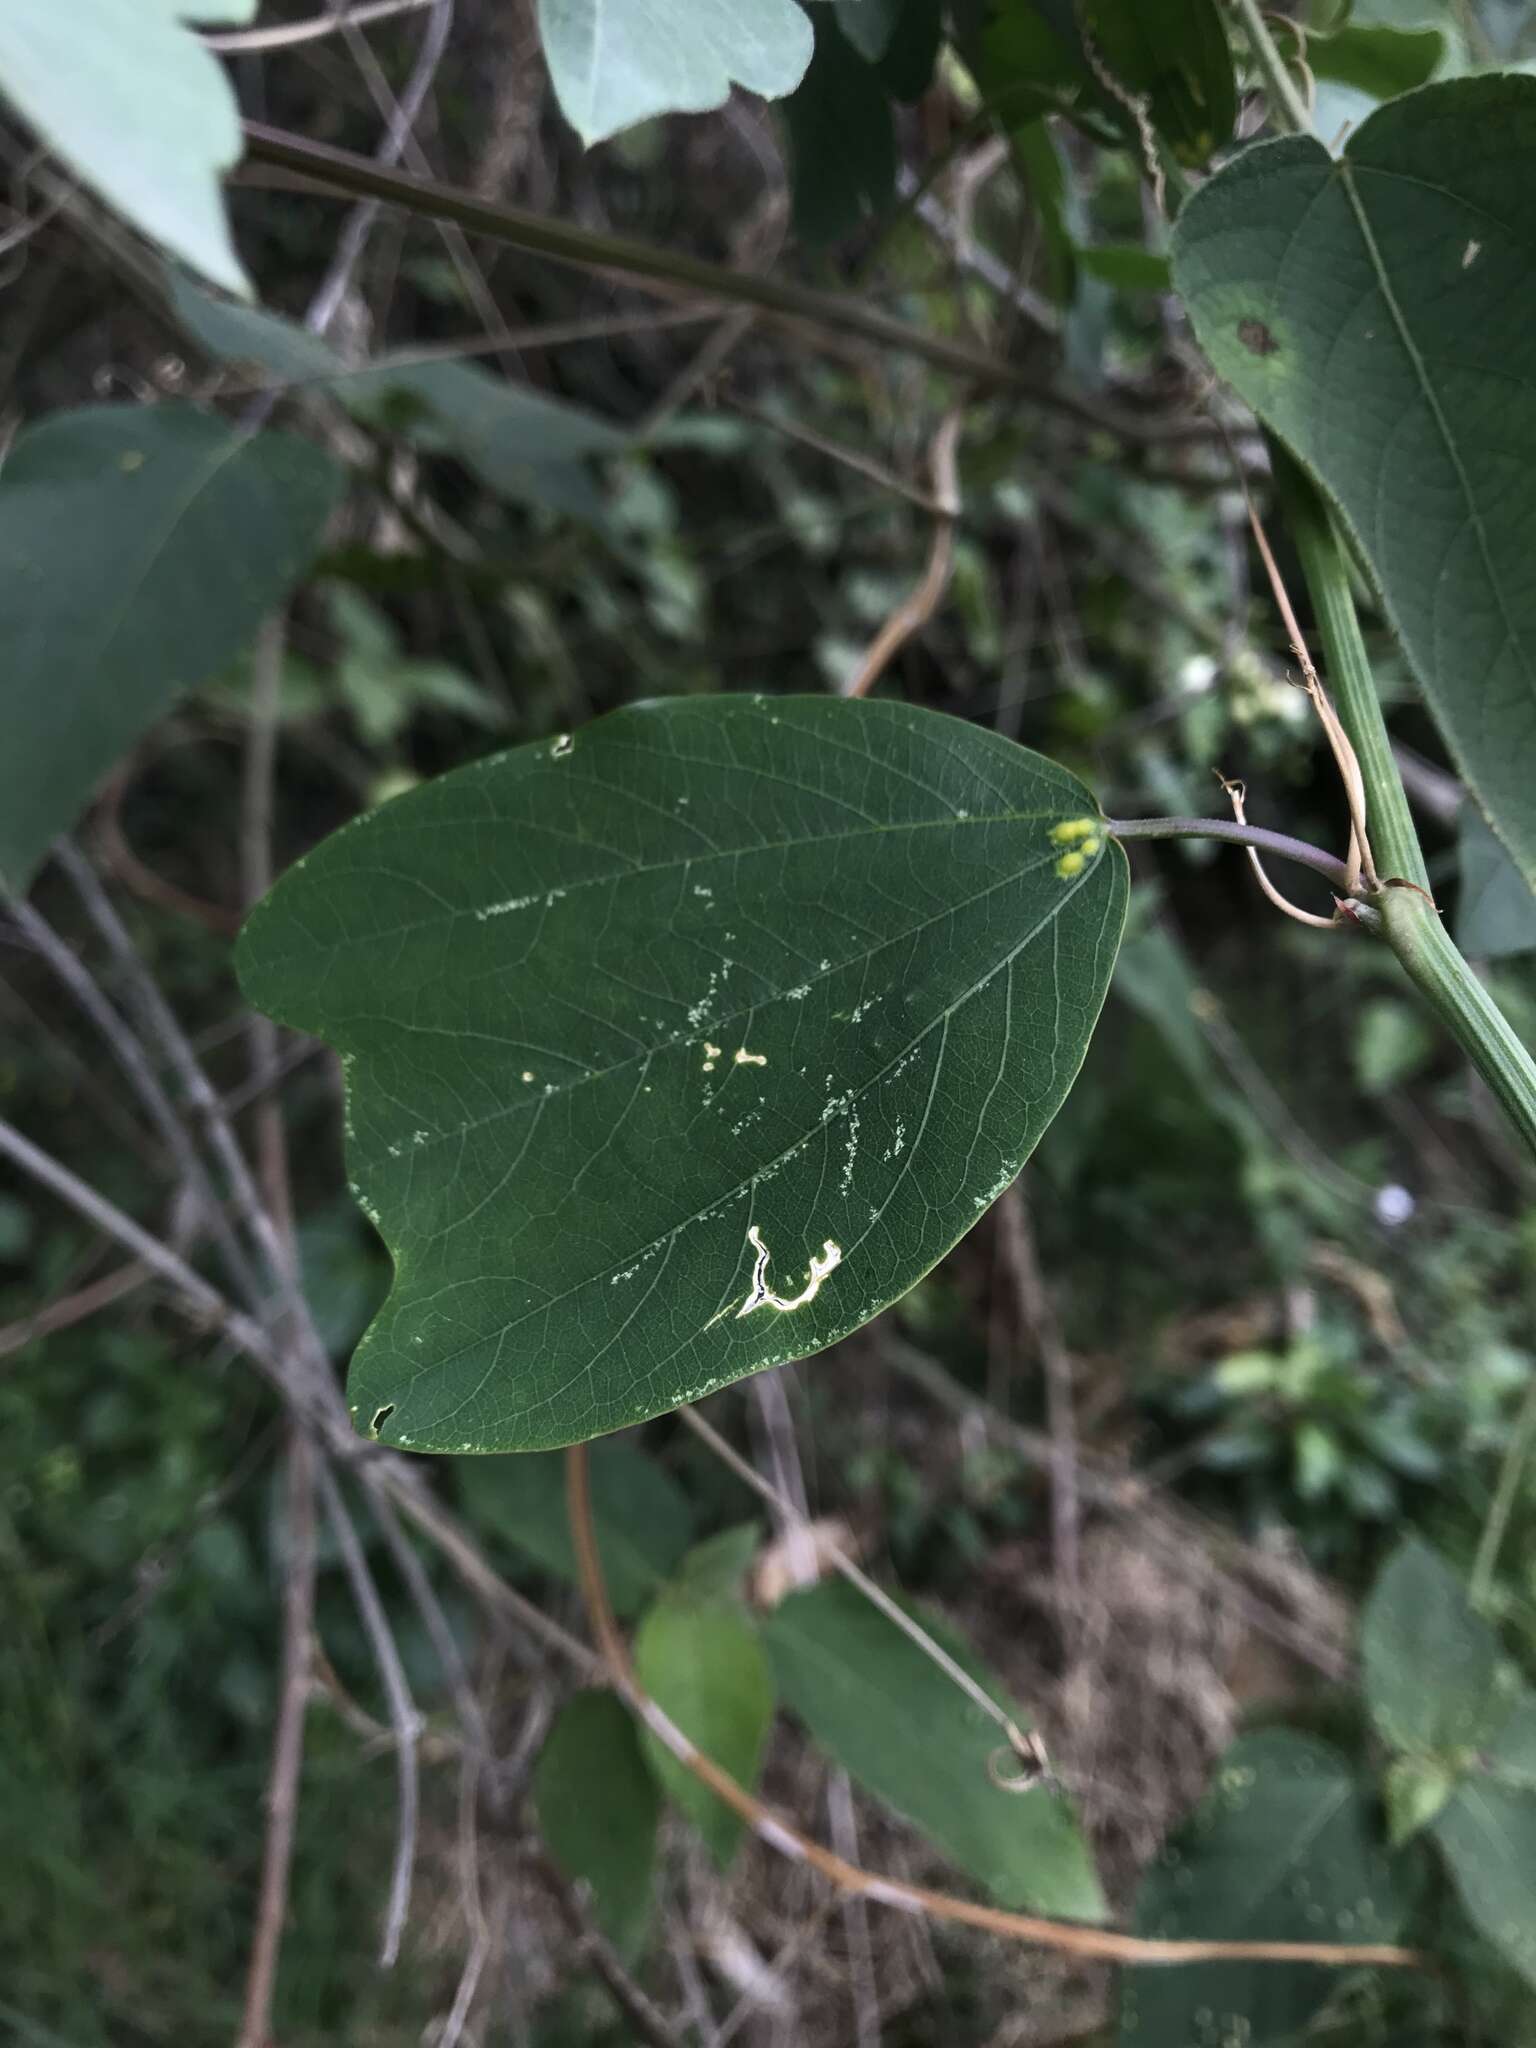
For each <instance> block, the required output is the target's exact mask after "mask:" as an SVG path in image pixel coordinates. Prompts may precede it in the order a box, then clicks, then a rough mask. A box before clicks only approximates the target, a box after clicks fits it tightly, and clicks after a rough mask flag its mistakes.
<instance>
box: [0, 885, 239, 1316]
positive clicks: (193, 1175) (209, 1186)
mask: <svg viewBox="0 0 1536 2048" xmlns="http://www.w3.org/2000/svg"><path fill="white" fill-rule="evenodd" d="M55 852H56V854H58V855H59V858H60V859H61V860H62V861H63V862H64V866H65V872H66V873H71V869H70V866H69V863H68V861H67V859H65V856H64V852H63V850H62V848H61V847H56V848H55ZM10 913H11V916H12V918H13V919H14V920H15V922H16V924H17V926H18V928H19V930H20V931H21V934H22V936H23V937H24V938H25V939H26V941H27V943H28V944H29V945H30V946H32V947H33V948H34V949H35V950H36V951H37V952H38V953H39V954H40V955H41V956H42V958H43V959H44V960H45V961H46V962H47V964H48V966H49V968H50V969H51V970H52V971H53V973H54V974H55V975H56V976H57V978H58V979H59V981H61V982H62V983H63V985H64V987H65V988H66V989H67V990H68V991H69V993H70V995H71V997H72V998H73V999H74V1001H75V1002H76V1004H77V1005H78V1006H79V1008H80V1010H81V1011H82V1012H83V1013H84V1015H85V1016H86V1017H87V1018H88V1019H89V1020H90V1022H91V1024H92V1025H93V1026H94V1027H95V1029H96V1031H97V1033H98V1034H99V1036H100V1038H101V1040H102V1043H103V1044H104V1045H105V1046H106V1048H107V1050H108V1051H109V1052H110V1053H111V1055H112V1057H113V1059H114V1060H116V1062H117V1064H118V1066H119V1067H121V1069H122V1071H123V1073H124V1075H125V1077H126V1078H127V1080H128V1083H129V1085H130V1087H131V1088H132V1089H133V1092H134V1094H135V1095H136V1096H137V1097H138V1099H139V1102H140V1103H141V1105H142V1106H143V1109H144V1112H145V1114H146V1115H147V1116H148V1118H149V1120H150V1122H151V1123H152V1124H153V1126H154V1128H155V1130H156V1132H157V1133H158V1135H159V1136H160V1138H161V1139H162V1141H163V1142H164V1144H165V1147H166V1150H167V1151H168V1152H169V1153H170V1155H171V1159H172V1162H173V1163H174V1165H175V1168H176V1171H177V1173H178V1174H179V1176H180V1178H181V1181H182V1184H183V1186H184V1187H186V1188H187V1189H188V1190H189V1191H190V1192H191V1194H192V1195H194V1196H195V1197H196V1200H197V1204H198V1209H199V1212H200V1213H199V1217H198V1220H199V1222H200V1223H202V1224H204V1225H206V1227H207V1228H208V1229H209V1230H210V1231H211V1232H212V1233H213V1236H214V1240H215V1242H216V1243H217V1244H218V1246H219V1250H220V1253H221V1254H222V1256H223V1259H224V1263H225V1265H226V1266H227V1268H228V1270H229V1276H230V1279H231V1280H232V1281H233V1282H234V1284H235V1286H236V1287H237V1288H238V1289H239V1290H240V1293H241V1295H242V1297H243V1298H244V1299H245V1301H246V1302H247V1303H248V1304H250V1303H253V1302H255V1301H256V1300H257V1299H258V1298H259V1289H258V1286H257V1281H256V1275H255V1272H254V1269H253V1268H252V1266H251V1263H250V1261H249V1260H248V1259H247V1257H246V1255H245V1253H244V1251H243V1250H242V1249H241V1246H240V1244H239V1242H238V1240H237V1239H236V1237H235V1234H234V1232H233V1230H232V1229H231V1228H230V1225H229V1222H228V1219H227V1218H226V1216H225V1214H224V1204H223V1202H222V1200H221V1198H220V1196H219V1193H218V1190H217V1189H216V1188H215V1187H214V1185H213V1182H212V1180H211V1179H210V1178H209V1175H208V1171H207V1168H206V1167H205V1166H204V1165H203V1162H202V1160H201V1159H200V1158H199V1157H198V1155H197V1152H196V1150H195V1148H194V1146H193V1144H192V1141H191V1139H190V1138H189V1137H188V1135H187V1132H186V1129H185V1127H184V1126H183V1124H182V1121H181V1118H180V1117H179V1116H178V1115H177V1114H176V1111H175V1109H174V1107H173V1106H172V1103H171V1099H170V1097H169V1096H168V1095H167V1094H166V1092H165V1089H164V1088H163V1087H162V1086H161V1085H160V1079H159V1076H158V1075H157V1074H156V1073H155V1070H154V1068H153V1066H152V1065H151V1064H150V1060H149V1055H148V1054H147V1052H146V1051H145V1048H144V1045H143V1043H142V1041H141V1040H140V1038H139V1036H138V1034H137V1033H136V1032H135V1031H134V1030H133V1029H132V1028H131V1027H130V1025H129V1024H128V1021H127V1019H126V1018H124V1017H123V1016H122V1015H120V1013H119V1012H118V1011H117V1010H116V1009H115V1008H114V1007H113V1005H112V1004H111V1003H110V1002H109V1001H108V1000H107V997H106V996H105V995H104V994H103V993H102V990H101V988H100V987H99V986H98V984H97V982H96V980H95V978H94V976H93V975H92V974H91V973H90V971H89V970H88V969H87V968H86V967H85V966H84V964H83V963H82V961H81V960H80V959H79V957H78V955H77V954H76V953H75V951H74V949H73V948H72V947H71V946H68V945H66V944H65V942H64V940H63V939H61V938H60V937H59V935H58V933H57V932H55V931H54V929H53V927H52V925H50V924H49V923H48V921H47V919H46V918H45V917H44V916H43V915H42V913H41V912H40V911H38V910H35V909H34V908H33V906H32V905H31V904H30V903H27V902H24V901H20V900H18V901H16V902H13V903H12V904H11V905H10ZM130 950H131V949H130Z"/></svg>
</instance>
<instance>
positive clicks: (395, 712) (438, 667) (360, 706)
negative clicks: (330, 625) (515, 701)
mask: <svg viewBox="0 0 1536 2048" xmlns="http://www.w3.org/2000/svg"><path fill="white" fill-rule="evenodd" d="M326 598H327V601H328V604H329V607H330V612H331V618H332V620H333V622H334V624H335V626H336V628H337V631H338V632H339V633H340V634H341V636H342V640H343V643H344V647H343V653H342V658H341V660H340V661H339V662H338V664H337V667H336V682H337V685H338V687H339V689H340V691H341V694H342V696H343V698H344V699H345V700H346V704H347V708H348V710H349V711H350V712H351V714H352V717H353V719H354V721H355V723H356V725H357V729H358V731H359V733H361V735H362V737H363V738H364V739H365V740H366V741H367V742H368V743H369V745H370V746H375V747H377V746H382V745H385V744H387V742H389V741H390V740H393V739H395V738H396V737H397V736H398V735H399V734H400V733H401V732H402V731H403V730H404V729H405V727H406V726H407V725H408V724H409V723H410V721H411V719H412V718H413V717H414V716H415V715H416V714H417V712H418V711H421V710H423V709H430V710H437V711H451V712H454V713H456V714H457V715H458V716H459V717H461V718H468V719H472V720H473V721H474V722H475V724H477V725H484V726H497V725H503V724H505V722H506V712H505V710H504V709H503V708H502V706H501V705H499V704H498V703H497V702H496V701H495V699H494V698H493V697H491V696H489V695H488V694H487V692H486V691H484V690H482V689H481V688H480V686H479V685H478V684H477V683H472V682H471V681H470V679H469V677H468V676H466V675H464V674H463V673H462V671H460V670H459V669H456V668H450V667H449V665H448V663H447V662H444V661H414V660H411V659H410V658H408V657H407V656H405V655H402V654H401V652H400V648H399V640H398V636H397V635H396V633H395V629H394V627H393V625H392V624H391V623H390V621H389V619H388V618H387V617H386V615H385V614H384V613H383V612H381V611H380V610H379V609H378V608H377V606H375V605H371V604H370V603H369V602H368V600H367V599H366V598H365V597H363V596H361V595H360V594H359V592H357V591H356V590H353V589H351V588H349V587H348V585H346V584H344V583H332V584H330V585H328V586H327V588H326Z"/></svg>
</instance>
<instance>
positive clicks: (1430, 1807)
mask: <svg viewBox="0 0 1536 2048" xmlns="http://www.w3.org/2000/svg"><path fill="white" fill-rule="evenodd" d="M1455 1783H1456V1777H1455V1773H1454V1772H1453V1771H1451V1770H1449V1769H1447V1767H1446V1766H1445V1765H1444V1764H1439V1763H1433V1762H1431V1761H1429V1760H1427V1759H1425V1758H1423V1757H1416V1756H1399V1757H1394V1758H1393V1759H1392V1762H1391V1763H1390V1764H1389V1765H1388V1766H1387V1772H1386V1776H1385V1778H1384V1779H1383V1780H1382V1791H1383V1794H1384V1796H1385V1799H1386V1805H1387V1831H1388V1835H1389V1838H1390V1840H1391V1843H1392V1846H1393V1848H1394V1849H1398V1848H1401V1847H1402V1845H1403V1843H1404V1842H1408V1841H1411V1840H1412V1839H1413V1837H1414V1836H1415V1835H1416V1834H1418V1832H1419V1830H1420V1829H1421V1828H1424V1827H1427V1826H1428V1825H1429V1823H1430V1822H1431V1821H1432V1820H1433V1819H1434V1817H1435V1815H1436V1814H1437V1813H1438V1812H1439V1811H1440V1809H1441V1807H1443V1806H1444V1804H1445V1802H1446V1800H1447V1799H1449V1798H1450V1796H1451V1792H1452V1790H1453V1788H1454V1786H1455Z"/></svg>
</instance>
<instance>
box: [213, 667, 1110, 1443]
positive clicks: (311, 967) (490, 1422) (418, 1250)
mask: <svg viewBox="0 0 1536 2048" xmlns="http://www.w3.org/2000/svg"><path fill="white" fill-rule="evenodd" d="M850 764H851V765H850ZM850 774H853V775H854V776H855V777H856V794H855V791H854V787H853V785H850V783H849V780H848V777H849V775H850ZM1095 816H1096V812H1095V808H1094V805H1093V803H1092V799H1091V798H1090V797H1089V795H1088V793H1087V791H1086V790H1085V789H1084V788H1083V786H1082V784H1081V783H1079V782H1078V781H1077V780H1076V779H1075V778H1074V777H1072V776H1070V775H1068V774H1067V773H1066V772H1065V771H1064V770H1063V769H1060V768H1057V767H1056V766H1054V765H1053V764H1052V763H1050V762H1048V761H1045V760H1042V759H1041V758H1040V757H1039V756H1038V755H1035V754H1030V753H1028V752H1026V751H1025V750H1024V749H1023V748H1021V747H1016V746H1014V745H1013V744H1012V743H1011V742H1009V741H1007V740H1004V739H1000V738H999V737H998V736H997V735H995V734H992V733H988V732H985V731H983V730H981V729H979V728H977V727H975V726H968V725H964V724H962V723H961V722H960V721H959V720H957V719H949V718H945V717H943V716H941V715H940V714H937V713H934V712H929V711H917V710H912V709H909V708H907V707H904V706H901V705H897V704H888V703H881V702H876V703H854V702H828V701H826V700H823V699H820V698H809V697H805V698H797V697H790V698H749V697H741V696H735V697H724V698H715V699H712V700H705V701H689V700H685V699H679V700H674V701H672V702H669V703H661V704H651V705H645V706H635V707H632V708H630V709H628V710H626V711H621V712H617V713H615V714H613V715H612V716H611V717H608V718H606V719H603V720H601V721H600V722H598V723H597V724H594V725H592V726H590V727H588V728H587V729H586V730H585V731H583V732H581V733H579V734H577V735H576V736H575V737H574V738H566V739H562V740H559V741H556V742H555V743H554V744H553V745H551V744H550V743H548V742H542V743H540V744H539V745H537V746H528V747H522V748H518V749H516V750H515V751H513V752H511V753H507V754H502V755H500V756H498V757H496V758H495V759H494V760H487V761H481V762H477V763H476V764H474V765H473V766H471V767H469V768H465V769H461V770H459V771H457V772H456V773H454V774H451V775H445V776H442V777H440V778H439V779H438V780H437V781H436V782H433V783H430V784H427V785H425V786H424V787H422V788H420V789H417V790H413V791H412V792H410V794H408V795H406V796H403V797H400V798H397V799H396V800H395V802H393V803H391V804H389V805H388V806H386V808H385V809H383V810H382V811H379V812H376V813H375V814H374V815H373V816H371V817H369V818H366V819H362V820H359V821H358V822H357V823H355V824H353V825H350V826H348V827H347V828H346V830H345V831H343V832H341V833H338V834H337V835H336V836H335V837H334V838H332V839H330V840H328V841H326V842H325V843H324V844H323V845H322V846H320V847H318V848H316V849H315V851H313V852H312V853H310V854H309V855H308V856H307V857H306V859H305V861H304V863H303V864H302V866H301V867H298V868H294V869H292V870H290V871H289V873H288V874H287V875H286V876H285V877H284V878H283V880H282V881H281V882H280V883H279V884H278V886H277V889H276V890H275V891H274V892H273V894H272V895H270V896H269V897H268V898H267V899H266V901H265V903H264V904H263V905H262V906H260V907H259V908H258V909H257V911H256V912H255V913H254V914H253V916H252V918H251V920H250V921H249V922H248V923H247V926H246V929H245V932H244V934H243V936H242V940H241V945H240V968H241V973H242V976H243V978H244V981H245V985H246V988H247V991H248V993H249V994H250V996H251V998H252V1000H253V1001H255V1002H257V1003H260V1004H261V1005H263V1006H264V1007H266V1008H268V1009H270V1010H271V1011H272V1012H274V1013H275V1014H278V1015H281V1016H282V1017H284V1018H285V1019H289V1020H292V1021H294V1022H298V1021H299V1020H300V1019H303V1020H305V1022H306V1024H307V1025H308V1026H311V1027H313V1028H316V1029H318V1030H319V1031H320V1032H322V1033H323V1034H325V1035H326V1036H328V1037H329V1038H330V1039H331V1041H332V1042H333V1043H335V1044H336V1045H338V1047H339V1048H340V1049H341V1050H342V1051H343V1053H344V1055H345V1056H346V1059H347V1062H348V1069H349V1075H350V1091H349V1092H350V1116H351V1132H352V1142H351V1151H350V1158H351V1164H352V1171H353V1174H354V1176H355V1178H356V1183H357V1187H358V1190H359V1193H360V1199H361V1200H362V1201H363V1204H364V1207H365V1210H366V1212H367V1213H368V1214H369V1215H370V1217H372V1216H375V1215H376V1216H377V1217H378V1218H379V1219H380V1228H381V1229H382V1230H383V1232H384V1234H385V1237H386V1240H387V1241H388V1242H389V1243H390V1246H391V1249H392V1251H393V1253H394V1256H395V1262H396V1277H395V1288H394V1292H393V1294H392V1295H391V1297H390V1301H389V1302H388V1304H386V1307H385V1309H384V1311H383V1313H382V1315H381V1316H380V1317H379V1319H378V1320H377V1321H376V1322H375V1323H374V1325H373V1327H372V1329H371V1330H370V1331H369V1333H368V1334H367V1336H366V1337H365V1338H364V1339H363V1342H362V1345H361V1346H360V1347H359V1350H358V1354H357V1356H356V1358H355V1359H354V1361H353V1366H352V1373H351V1382H350V1386H349V1399H350V1401H351V1404H352V1410H353V1413H354V1415H355V1416H356V1417H357V1419H358V1422H359V1424H360V1426H361V1427H362V1428H364V1429H365V1430H370V1431H372V1432H373V1433H375V1434H377V1435H379V1436H381V1437H382V1438H383V1439H384V1440H386V1441H389V1442H393V1443H397V1444H402V1445H404V1446H406V1447H407V1448H414V1449H417V1450H428V1449H432V1450H448V1451H457V1450H464V1449H485V1450H506V1449H512V1448H518V1449H524V1448H526V1449H530V1450H532V1449H538V1448H544V1447H549V1446H554V1445H557V1444H561V1443H568V1442H570V1441H572V1440H575V1439H578V1438H587V1437H591V1436H595V1435H598V1434H601V1433H602V1432H604V1431H607V1430H611V1429H617V1428H620V1427H622V1426H623V1425H624V1424H625V1423H627V1422H633V1421H639V1420H641V1419H643V1418H644V1417H646V1416H650V1415H655V1414H660V1413H662V1412H664V1411H665V1410H667V1409H669V1408H672V1407H675V1406H676V1405H677V1404H678V1403H679V1402H680V1401H684V1400H695V1399H697V1398H699V1397H700V1396H701V1395H702V1394H704V1393H705V1392H707V1391H710V1390H712V1389H713V1388H715V1387H719V1386H724V1385H727V1384H729V1382H731V1381H732V1380H736V1379H740V1378H742V1377H743V1376H744V1375H745V1374H747V1373H750V1372H756V1371H760V1370H761V1369H762V1368H763V1367H764V1366H767V1365H778V1364H782V1363H784V1362H785V1361H786V1360H788V1359H790V1358H802V1357H805V1356H806V1355H807V1354H808V1353H810V1352H813V1351H816V1350H819V1349H820V1348H821V1347H822V1346H824V1345H827V1344H830V1343H832V1342H833V1341H835V1339H837V1338H838V1337H841V1336H845V1335H846V1334H847V1333H848V1332H849V1331H850V1330H854V1329H857V1328H858V1327H859V1326H860V1325H861V1324H862V1323H864V1322H866V1321H868V1319H869V1318H870V1317H871V1316H872V1315H874V1314H876V1313H877V1312H878V1311H879V1310H880V1309H881V1308H882V1307H885V1306H886V1305H888V1304H889V1303H890V1302H891V1301H893V1300H895V1299H896V1298H898V1297H899V1296H900V1295H902V1294H904V1293H905V1292H906V1291H907V1289H908V1288H909V1287H910V1286H911V1285H912V1284H913V1282H914V1281H915V1280H917V1279H919V1278H920V1277H921V1276H922V1275H923V1274H924V1273H925V1272H926V1271H927V1270H928V1269H929V1267H930V1266H932V1265H933V1264H934V1262H935V1261H936V1260H937V1259H938V1258H940V1257H941V1256H942V1254H943V1253H944V1252H945V1251H947V1250H948V1248H949V1247H950V1245H952V1244H953V1243H954V1242H955V1241H956V1239H957V1238H958V1237H959V1236H960V1235H961V1234H962V1233H963V1232H964V1231H965V1230H967V1229H968V1228H969V1227H970V1225H971V1224H972V1223H973V1222H974V1221H975V1218H976V1216H977V1215H978V1214H979V1213H980V1211H981V1210H982V1209H984V1208H985V1207H986V1206H987V1204H988V1203H989V1202H991V1201H992V1200H993V1199H995V1197H996V1195H997V1194H998V1192H999V1191H1000V1190H1001V1189H1002V1188H1003V1187H1005V1186H1006V1185H1007V1184H1008V1182H1009V1181H1010V1180H1011V1179H1012V1178H1013V1176H1014V1175H1015V1174H1016V1173H1017V1172H1018V1170H1019V1167H1020V1166H1021V1165H1022V1164H1023V1162H1024V1160H1025V1159H1026V1158H1027V1157H1028V1155H1029V1153H1030V1151H1031V1150H1032V1149H1033V1146H1034V1144H1035V1142H1036V1140H1037V1139H1038V1137H1039V1135H1040V1133H1041V1132H1042V1131H1043V1130H1044V1129H1045V1127H1046V1125H1047V1124H1048V1123H1049V1121H1050V1119H1051V1117H1052V1116H1053V1115H1054V1114H1055V1112H1056V1109H1057V1108H1058V1106H1059V1105H1060V1103H1061V1101H1062V1099H1063V1097H1064V1096H1065V1094H1066V1092H1067V1090H1068V1088H1069V1087H1070V1085H1071V1082H1072V1079H1073V1077H1074V1076H1075V1074H1076V1072H1077V1069H1078V1067H1079V1065H1080V1064H1081V1062H1082V1058H1083V1054H1084V1052H1085V1051H1086V1049H1087V1044H1088V1039H1089V1036H1090V1033H1091V1031H1092V1029H1093V1025H1094V1022H1095V1020H1096V1018H1097V1015H1098V1010H1099V1006H1100V1004H1101V1003H1102V1000H1103V994H1104V988H1105V984H1106V982H1107V980H1108V977H1109V971H1110V967H1111V965H1112V962H1113V957H1114V950H1115V946H1116V944H1117V942H1118V939H1119V934H1120V927H1121V923H1122V921H1123V918H1124V910H1125V895H1126V883H1125V860H1124V856H1123V854H1122V853H1121V851H1120V849H1119V847H1118V846H1116V845H1114V844H1113V843H1111V842H1107V841H1105V840H1104V839H1103V838H1102V836H1101V835H1100V834H1099V833H1098V832H1097V831H1096V830H1095V829H1094V819H1095ZM599 818H600V819H601V821H602V823H601V831H600V833H599V832H598V830H597V827H596V823H595V821H596V820H598V819H599ZM1063 825H1065V826H1066V829H1067V831H1068V833H1069V834H1070V835H1072V836H1071V840H1070V843H1068V841H1067V840H1064V839H1058V838H1057V837H1056V836H1055V835H1056V834H1057V833H1058V832H1059V831H1060V830H1061V828H1062V827H1063ZM596 932H600V933H602V935H603V950H602V953H601V964H598V956H596V955H595V954H594V933H596Z"/></svg>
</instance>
